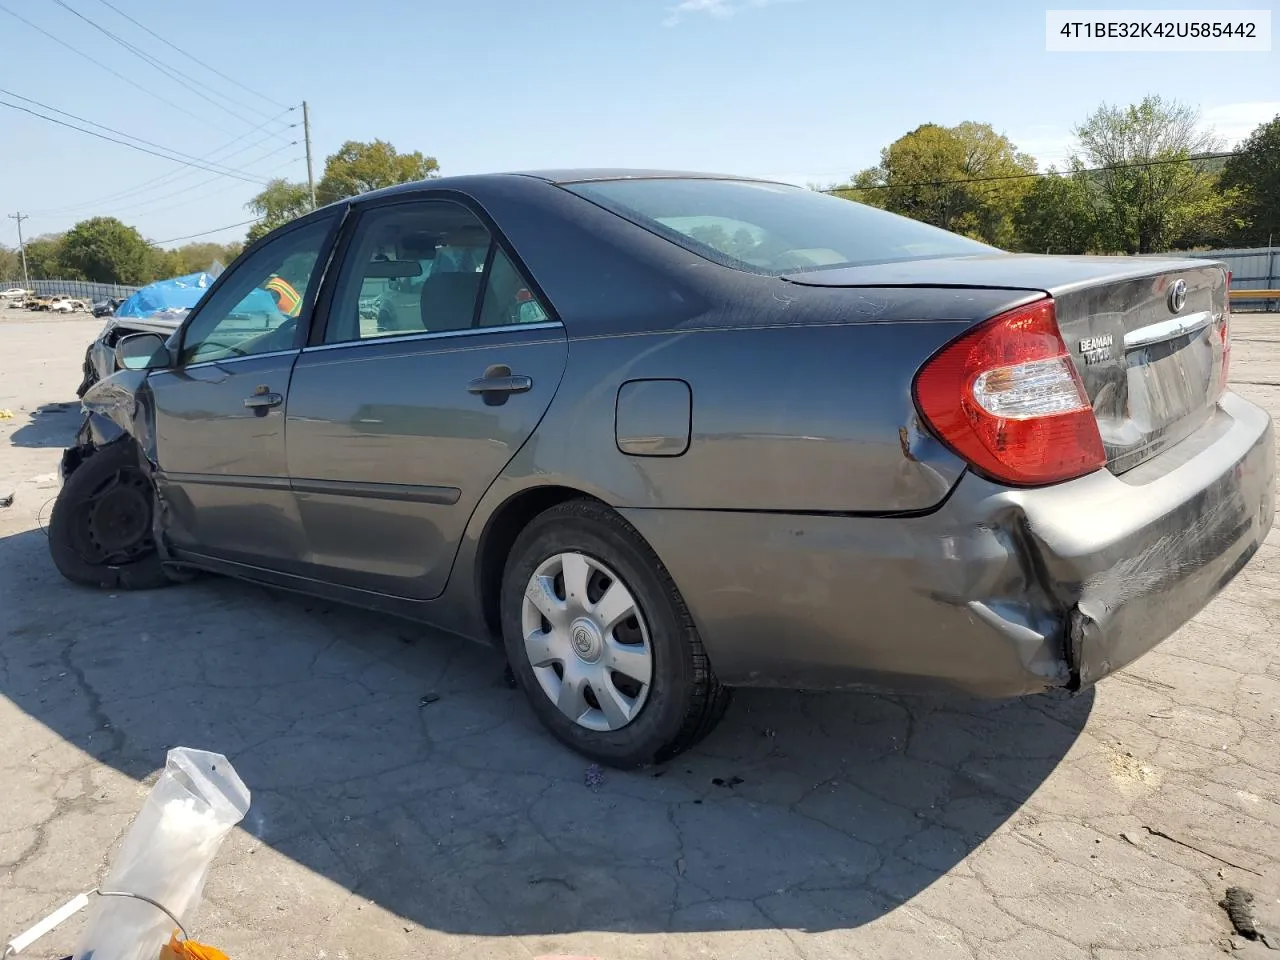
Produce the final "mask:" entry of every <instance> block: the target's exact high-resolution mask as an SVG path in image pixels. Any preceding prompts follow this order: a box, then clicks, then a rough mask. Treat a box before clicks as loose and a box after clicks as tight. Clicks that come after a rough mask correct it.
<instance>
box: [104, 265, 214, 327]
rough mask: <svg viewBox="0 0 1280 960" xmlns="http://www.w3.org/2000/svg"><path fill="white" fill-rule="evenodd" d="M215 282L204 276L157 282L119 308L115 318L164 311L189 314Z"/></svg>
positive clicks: (147, 314) (138, 292) (148, 315)
mask: <svg viewBox="0 0 1280 960" xmlns="http://www.w3.org/2000/svg"><path fill="white" fill-rule="evenodd" d="M213 279H214V278H213V276H212V274H208V273H203V272H201V273H189V274H187V275H186V276H185V277H174V278H173V279H171V280H157V281H156V282H155V283H152V284H148V285H147V286H145V287H143V288H142V289H141V290H139V291H137V292H136V293H134V295H133V296H131V297H130V298H129V299H128V300H126V301H125V302H124V303H122V304H120V306H119V307H118V308H116V316H117V317H150V316H153V315H154V314H157V313H159V312H160V311H162V310H184V309H185V310H190V309H191V308H192V307H194V306H195V305H196V304H197V303H199V302H200V298H201V297H203V296H204V294H205V291H206V290H208V289H209V288H210V287H211V286H213Z"/></svg>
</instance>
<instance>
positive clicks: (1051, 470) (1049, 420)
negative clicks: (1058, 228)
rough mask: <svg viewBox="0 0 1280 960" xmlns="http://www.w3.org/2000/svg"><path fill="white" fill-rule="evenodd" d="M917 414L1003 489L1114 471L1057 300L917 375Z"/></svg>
mask: <svg viewBox="0 0 1280 960" xmlns="http://www.w3.org/2000/svg"><path fill="white" fill-rule="evenodd" d="M914 392H915V400H916V406H917V407H918V408H919V410H920V413H921V415H922V416H923V417H924V419H925V421H926V422H927V423H928V424H929V426H930V427H931V428H932V429H933V431H934V432H935V433H936V434H937V435H938V437H939V438H940V439H941V440H942V441H943V442H944V443H946V444H947V445H948V446H950V447H951V448H952V449H953V450H955V452H956V453H958V454H960V456H962V457H964V458H965V459H966V460H967V461H969V463H970V464H972V465H973V467H974V468H975V469H977V470H978V471H979V472H981V473H983V474H985V475H987V476H988V477H990V478H992V479H993V480H998V481H1000V482H1002V483H1008V484H1014V485H1018V486H1031V485H1034V484H1044V483H1056V482H1058V481H1061V480H1070V479H1071V478H1072V477H1079V476H1082V475H1083V474H1086V473H1091V472H1092V471H1094V470H1097V469H1098V468H1099V467H1102V466H1104V465H1105V464H1106V462H1107V456H1106V453H1105V452H1104V450H1103V448H1102V436H1101V435H1100V434H1099V433H1098V422H1097V420H1096V419H1095V418H1094V415H1093V407H1092V405H1091V404H1090V403H1089V397H1088V394H1086V393H1085V389H1084V384H1083V383H1082V382H1081V380H1080V375H1079V374H1078V373H1077V372H1076V368H1075V364H1074V363H1072V361H1071V355H1070V354H1069V353H1067V348H1066V345H1065V344H1064V343H1063V342H1062V335H1061V334H1060V333H1059V332H1058V323H1057V320H1056V318H1055V315H1054V306H1053V300H1052V299H1049V298H1046V299H1044V300H1037V301H1036V302H1035V303H1032V304H1028V305H1027V306H1025V307H1018V308H1017V309H1016V310H1010V311H1009V312H1008V313H1002V314H1000V315H998V316H995V317H992V318H991V319H990V320H986V321H984V322H983V323H980V324H979V325H978V326H976V327H974V328H973V329H971V330H969V331H968V332H966V333H965V334H964V335H962V336H961V337H959V338H957V339H956V340H953V341H952V342H951V343H949V344H947V345H946V346H945V347H943V348H942V349H941V350H939V351H938V352H937V353H936V354H934V356H933V357H932V358H931V359H930V360H929V361H928V362H927V363H926V364H925V365H924V366H923V367H921V369H920V372H919V373H917V374H916V380H915V384H914Z"/></svg>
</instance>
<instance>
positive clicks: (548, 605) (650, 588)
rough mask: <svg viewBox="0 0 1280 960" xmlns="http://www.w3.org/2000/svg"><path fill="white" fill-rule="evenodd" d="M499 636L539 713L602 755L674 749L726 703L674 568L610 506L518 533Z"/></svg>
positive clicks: (637, 760) (578, 509) (592, 506)
mask: <svg viewBox="0 0 1280 960" xmlns="http://www.w3.org/2000/svg"><path fill="white" fill-rule="evenodd" d="M502 632H503V639H504V642H505V644H506V650H507V657H508V659H509V661H510V664H511V668H512V672H513V673H514V674H515V677H516V679H517V681H518V682H519V684H520V685H521V686H522V687H523V688H524V690H525V693H526V695H527V696H528V697H529V701H530V703H531V704H532V706H533V709H534V712H535V713H537V715H538V717H539V719H540V720H541V721H542V722H543V723H544V724H545V725H546V726H547V728H548V729H550V730H551V732H552V733H553V734H555V736H556V737H557V738H559V739H560V740H561V741H563V742H564V743H566V744H567V745H569V746H571V747H573V748H574V749H575V750H578V751H579V752H581V753H583V754H586V755H587V756H588V757H590V758H591V759H593V760H597V761H599V762H601V763H606V764H609V765H611V766H618V767H632V766H638V765H640V764H643V763H647V762H650V761H654V760H659V761H660V760H665V759H667V758H669V757H672V756H675V755H676V754H677V753H679V752H680V751H682V750H685V749H687V748H689V747H690V746H692V745H693V744H695V743H697V742H698V741H699V740H701V739H702V738H703V737H704V736H706V735H707V734H708V733H709V732H710V731H711V730H712V728H713V727H714V726H715V724H716V723H717V722H719V720H720V718H721V717H722V716H723V715H724V712H725V709H726V708H727V707H728V704H729V690H728V689H727V688H725V687H722V686H721V685H720V684H719V683H718V682H717V681H716V678H715V675H714V674H713V673H712V671H711V665H710V664H709V663H708V661H707V656H706V653H705V651H704V650H703V649H702V641H701V640H700V639H699V637H698V632H697V629H696V628H695V627H694V625H693V621H692V619H691V618H690V616H689V611H688V610H687V609H686V608H685V605H684V601H683V599H682V598H681V597H680V593H679V591H678V590H677V589H676V586H675V584H674V583H673V582H672V580H671V577H670V575H669V574H668V573H667V571H666V569H665V568H664V567H663V566H662V564H661V562H660V561H659V560H658V558H657V556H656V555H655V554H654V553H653V551H652V550H651V549H650V548H649V546H648V545H647V544H646V543H645V542H644V540H643V539H642V538H641V537H640V535H639V534H638V533H636V531H635V530H634V529H633V528H632V527H631V525H630V524H628V523H627V522H626V521H625V520H623V519H622V517H620V516H618V514H616V513H615V512H614V511H612V510H610V509H609V508H607V507H605V506H604V505H602V504H598V503H595V502H592V501H585V500H575V501H570V502H569V503H564V504H560V505H559V506H556V507H552V508H551V509H550V510H547V511H546V512H545V513H542V514H540V515H539V516H538V517H536V518H535V519H534V520H533V521H532V522H531V523H530V524H529V526H528V527H526V528H525V529H524V531H523V532H522V533H521V534H520V536H519V537H518V538H517V540H516V543H515V546H514V547H513V548H512V551H511V555H510V557H509V558H508V561H507V566H506V571H505V574H504V576H503V583H502Z"/></svg>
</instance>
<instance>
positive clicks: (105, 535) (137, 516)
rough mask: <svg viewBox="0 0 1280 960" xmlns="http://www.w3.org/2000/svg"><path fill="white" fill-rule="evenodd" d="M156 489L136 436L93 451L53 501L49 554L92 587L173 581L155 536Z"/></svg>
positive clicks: (147, 586) (64, 570)
mask: <svg viewBox="0 0 1280 960" xmlns="http://www.w3.org/2000/svg"><path fill="white" fill-rule="evenodd" d="M154 505H155V491H154V489H153V488H152V485H151V480H150V479H149V478H148V477H147V475H146V473H145V472H144V471H143V469H142V466H141V464H140V463H139V460H138V447H137V444H135V443H134V442H133V441H132V440H120V441H117V442H115V443H111V444H108V445H107V446H105V447H101V448H99V449H97V450H95V451H94V452H93V453H92V454H90V455H89V456H88V457H86V458H85V460H84V461H83V462H82V463H81V464H80V466H78V467H77V468H76V469H75V472H73V473H72V474H71V475H70V476H69V477H67V481H66V483H65V484H63V487H62V489H61V490H60V491H59V492H58V498H57V500H55V501H54V504H53V514H52V516H50V518H49V554H50V556H52V557H53V562H54V565H55V566H56V567H57V568H58V572H59V573H61V574H62V575H63V576H64V577H66V578H67V579H68V580H70V581H72V582H73V583H80V584H84V585H85V586H89V587H104V588H107V589H125V590H151V589H155V588H156V587H163V586H166V585H167V584H169V583H171V582H172V581H171V580H170V578H169V577H168V576H167V575H166V574H165V572H164V568H163V566H162V565H161V561H160V554H159V553H158V552H157V550H156V546H155V541H154V540H153V539H152V535H151V518H152V510H153V509H154Z"/></svg>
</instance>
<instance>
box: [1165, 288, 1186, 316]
mask: <svg viewBox="0 0 1280 960" xmlns="http://www.w3.org/2000/svg"><path fill="white" fill-rule="evenodd" d="M1186 305H1187V281H1185V280H1175V281H1173V286H1171V287H1170V288H1169V311H1170V312H1171V313H1177V312H1178V311H1179V310H1181V309H1182V308H1183V307H1185V306H1186Z"/></svg>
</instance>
